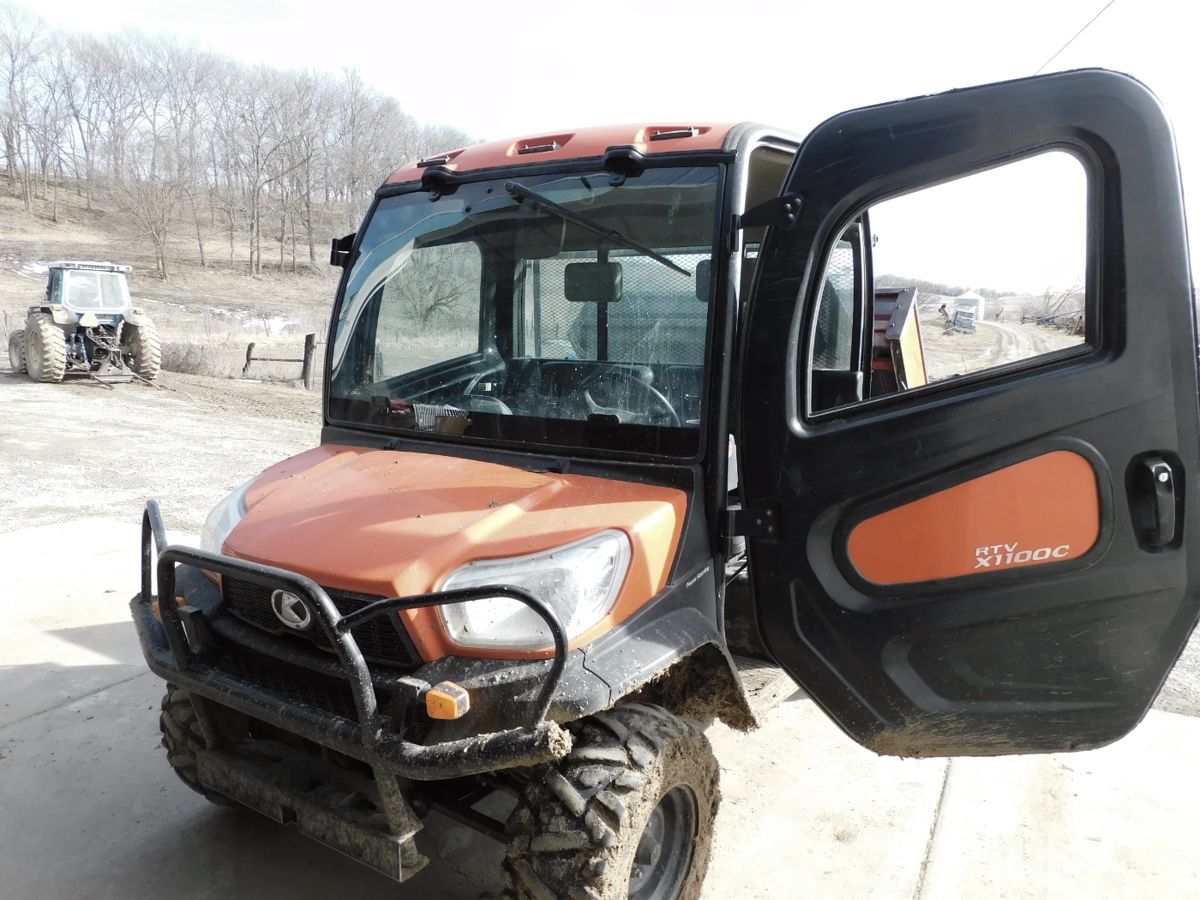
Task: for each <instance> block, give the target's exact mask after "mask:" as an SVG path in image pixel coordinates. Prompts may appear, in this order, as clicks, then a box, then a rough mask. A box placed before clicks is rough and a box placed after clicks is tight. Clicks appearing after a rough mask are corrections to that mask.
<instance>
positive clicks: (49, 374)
mask: <svg viewBox="0 0 1200 900" xmlns="http://www.w3.org/2000/svg"><path fill="white" fill-rule="evenodd" d="M25 371H26V372H28V373H29V377H30V378H32V379H33V380H34V381H47V382H58V381H62V380H63V377H64V376H65V375H66V374H67V340H66V338H65V337H64V336H63V332H62V329H61V328H59V327H58V326H57V325H55V324H54V319H52V318H51V317H50V316H48V315H46V314H45V313H37V314H36V315H33V316H30V317H29V321H28V323H27V327H26V329H25Z"/></svg>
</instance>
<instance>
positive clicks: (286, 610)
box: [271, 591, 312, 631]
mask: <svg viewBox="0 0 1200 900" xmlns="http://www.w3.org/2000/svg"><path fill="white" fill-rule="evenodd" d="M271 609H273V610H275V618H277V619H278V620H279V621H280V622H282V623H283V624H284V625H286V626H287V627H288V628H294V629H296V631H303V630H304V629H305V628H307V627H308V626H309V625H311V624H312V613H310V612H309V611H308V607H307V606H305V605H304V601H303V600H301V599H300V598H299V597H297V596H296V595H295V594H293V593H292V592H291V591H275V592H274V593H273V594H271Z"/></svg>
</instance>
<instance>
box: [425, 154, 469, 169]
mask: <svg viewBox="0 0 1200 900" xmlns="http://www.w3.org/2000/svg"><path fill="white" fill-rule="evenodd" d="M460 153H462V151H461V150H451V151H450V152H449V153H439V154H438V155H437V156H426V157H424V158H423V159H419V160H417V168H418V169H427V168H429V167H430V166H444V165H446V163H448V162H452V161H453V160H454V157H456V156H458V155H459V154H460Z"/></svg>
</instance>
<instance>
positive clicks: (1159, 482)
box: [1132, 456, 1178, 547]
mask: <svg viewBox="0 0 1200 900" xmlns="http://www.w3.org/2000/svg"><path fill="white" fill-rule="evenodd" d="M1136 466H1137V468H1136V469H1135V470H1134V472H1133V479H1132V482H1133V484H1132V487H1133V494H1134V497H1133V500H1134V505H1135V526H1136V527H1137V531H1138V540H1139V542H1140V543H1141V544H1142V546H1143V547H1164V546H1166V545H1167V544H1170V543H1172V542H1173V541H1174V540H1175V533H1176V530H1177V528H1178V523H1177V522H1176V508H1177V506H1178V501H1177V498H1176V490H1175V472H1174V470H1173V469H1172V468H1171V464H1170V463H1169V462H1167V461H1166V460H1165V459H1163V458H1162V457H1160V456H1147V457H1145V458H1143V459H1141V460H1139V461H1138V462H1137V463H1136Z"/></svg>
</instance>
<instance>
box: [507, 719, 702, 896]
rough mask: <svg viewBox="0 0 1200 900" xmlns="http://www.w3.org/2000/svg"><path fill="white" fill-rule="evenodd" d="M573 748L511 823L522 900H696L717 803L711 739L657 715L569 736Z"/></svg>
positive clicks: (511, 868) (515, 888) (538, 780)
mask: <svg viewBox="0 0 1200 900" xmlns="http://www.w3.org/2000/svg"><path fill="white" fill-rule="evenodd" d="M570 730H571V732H572V734H573V736H574V740H575V743H574V746H573V748H572V750H571V753H570V754H569V755H568V756H567V757H566V758H565V759H564V760H562V761H561V762H560V763H559V764H558V765H557V766H555V767H554V768H551V769H548V770H546V771H544V772H543V773H541V774H540V775H539V776H537V777H535V778H534V779H533V780H532V781H531V782H530V783H529V786H528V787H527V789H526V791H525V795H524V797H523V798H522V800H521V802H520V803H518V805H517V807H516V809H515V810H513V813H512V815H511V816H510V818H509V821H508V835H509V842H508V851H507V855H506V857H505V861H504V878H505V895H506V896H507V897H509V898H515V900H552V898H560V897H573V898H587V900H618V898H620V900H625V898H626V897H628V898H631V900H693V898H696V897H698V896H699V895H700V887H701V885H702V884H703V882H704V874H705V872H706V871H707V869H708V860H709V856H710V855H711V850H712V827H713V820H714V818H715V817H716V814H717V807H718V805H719V803H720V789H719V787H718V781H719V774H720V770H719V769H718V766H717V761H716V758H715V757H714V756H713V752H712V747H711V746H709V743H708V739H707V738H705V736H704V735H703V734H702V733H701V732H700V731H699V730H697V729H696V728H695V727H694V726H693V725H691V724H689V723H687V722H685V721H683V720H682V719H679V718H677V717H676V716H673V715H671V714H670V713H668V712H667V711H666V710H664V709H661V708H659V707H657V706H649V705H641V704H626V705H623V706H618V707H616V708H615V709H613V710H610V711H609V712H606V713H599V714H597V715H595V716H591V717H590V718H587V719H583V720H582V721H580V722H577V723H575V724H573V725H572V726H571V729H570Z"/></svg>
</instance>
